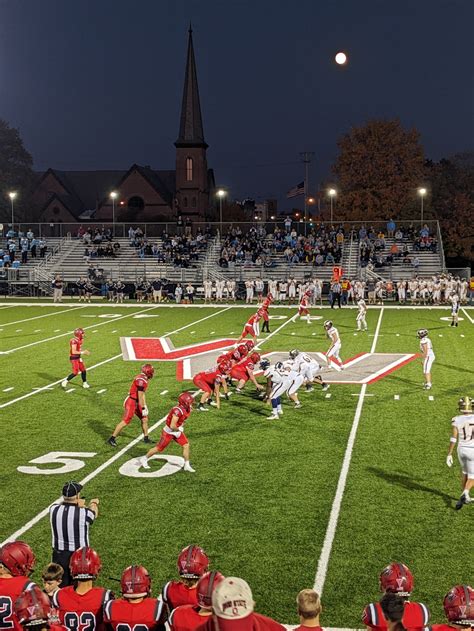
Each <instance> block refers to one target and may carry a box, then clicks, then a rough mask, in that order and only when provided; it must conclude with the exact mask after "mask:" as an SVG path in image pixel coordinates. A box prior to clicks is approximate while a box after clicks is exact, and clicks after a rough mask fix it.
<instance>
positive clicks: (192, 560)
mask: <svg viewBox="0 0 474 631" xmlns="http://www.w3.org/2000/svg"><path fill="white" fill-rule="evenodd" d="M208 567H209V558H208V556H207V554H206V553H205V552H204V550H203V549H202V548H201V547H199V546H193V545H191V546H187V547H186V548H183V549H182V550H181V552H180V553H179V556H178V572H179V575H180V576H181V577H182V578H191V579H198V578H200V577H201V576H202V575H203V574H204V573H205V572H207V568H208Z"/></svg>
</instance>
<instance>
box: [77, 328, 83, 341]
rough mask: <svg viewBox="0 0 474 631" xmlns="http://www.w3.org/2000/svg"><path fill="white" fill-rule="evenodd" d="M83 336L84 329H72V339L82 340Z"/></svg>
mask: <svg viewBox="0 0 474 631" xmlns="http://www.w3.org/2000/svg"><path fill="white" fill-rule="evenodd" d="M84 335H85V333H84V329H81V328H78V329H74V337H77V339H78V340H82V338H83V337H84Z"/></svg>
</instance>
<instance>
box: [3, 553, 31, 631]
mask: <svg viewBox="0 0 474 631" xmlns="http://www.w3.org/2000/svg"><path fill="white" fill-rule="evenodd" d="M35 563H36V559H35V555H34V554H33V550H32V549H31V548H30V546H29V545H28V544H27V543H24V542H23V541H12V542H11V543H6V544H5V545H4V546H2V547H1V548H0V602H1V607H0V612H1V616H0V629H2V631H3V629H14V631H20V630H21V625H20V623H19V622H18V619H17V616H16V614H15V612H14V610H13V605H14V604H15V601H16V599H17V598H18V597H19V596H20V594H21V593H22V592H24V591H25V590H29V589H31V588H32V587H33V586H34V583H33V582H32V581H30V580H29V578H28V576H29V575H30V574H31V572H32V571H33V568H34V567H35Z"/></svg>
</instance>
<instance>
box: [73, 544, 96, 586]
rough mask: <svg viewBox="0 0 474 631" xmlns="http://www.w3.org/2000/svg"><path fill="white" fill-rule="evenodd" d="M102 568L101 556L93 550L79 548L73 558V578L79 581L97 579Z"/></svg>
mask: <svg viewBox="0 0 474 631" xmlns="http://www.w3.org/2000/svg"><path fill="white" fill-rule="evenodd" d="M101 568H102V561H101V560H100V556H99V555H98V554H97V552H96V551H95V550H93V549H92V548H87V547H84V548H78V549H77V550H76V551H75V552H74V553H73V554H72V556H71V559H70V561H69V569H70V570H71V576H72V578H74V579H77V580H79V581H82V580H88V579H91V578H92V579H95V578H97V575H98V574H99V572H100V570H101Z"/></svg>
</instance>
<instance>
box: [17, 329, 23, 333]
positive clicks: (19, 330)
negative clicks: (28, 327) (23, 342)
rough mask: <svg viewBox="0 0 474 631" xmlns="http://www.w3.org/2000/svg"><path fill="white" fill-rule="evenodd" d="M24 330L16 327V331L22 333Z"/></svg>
mask: <svg viewBox="0 0 474 631" xmlns="http://www.w3.org/2000/svg"><path fill="white" fill-rule="evenodd" d="M22 331H23V329H16V330H15V333H21V332H22Z"/></svg>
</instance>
